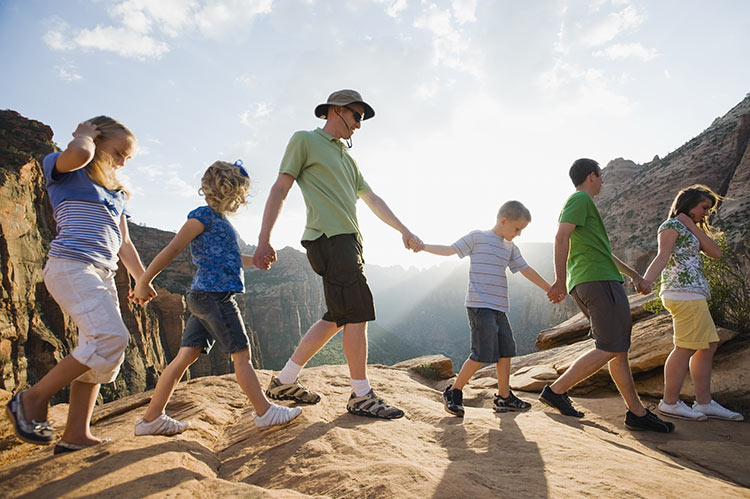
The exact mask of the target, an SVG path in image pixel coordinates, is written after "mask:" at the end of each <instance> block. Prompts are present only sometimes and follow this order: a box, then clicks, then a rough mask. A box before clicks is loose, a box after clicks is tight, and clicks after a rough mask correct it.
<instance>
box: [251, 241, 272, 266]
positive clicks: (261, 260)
mask: <svg viewBox="0 0 750 499" xmlns="http://www.w3.org/2000/svg"><path fill="white" fill-rule="evenodd" d="M275 261H276V251H275V250H274V249H273V248H272V247H271V245H270V244H269V243H260V242H259V243H258V247H257V248H255V253H254V254H253V265H255V268H258V269H261V270H268V269H270V268H271V264H272V263H273V262H275Z"/></svg>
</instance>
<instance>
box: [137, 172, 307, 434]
mask: <svg viewBox="0 0 750 499" xmlns="http://www.w3.org/2000/svg"><path fill="white" fill-rule="evenodd" d="M249 189H250V178H249V177H248V175H247V172H246V171H245V169H244V168H243V167H242V166H241V163H240V162H237V163H235V164H231V163H226V162H224V161H217V162H215V163H214V164H212V165H211V166H209V167H208V169H207V170H206V173H204V174H203V178H202V180H201V189H200V191H199V192H200V193H201V194H203V195H204V196H205V198H206V203H207V206H201V207H199V208H196V209H194V210H193V211H191V212H190V213H188V220H187V222H185V225H183V226H182V228H181V229H180V230H179V232H177V234H176V235H175V237H174V238H173V239H172V241H171V242H170V243H169V244H168V245H167V246H166V247H165V248H164V249H163V250H162V251H161V252H160V253H159V254H158V255H156V257H155V258H154V260H153V261H152V262H151V265H149V266H148V268H147V269H146V272H145V273H144V274H143V276H142V277H141V278H140V279H137V280H136V286H135V290H134V295H135V299H136V300H140V299H141V298H144V299H145V298H147V297H149V296H151V295H152V294H153V293H154V292H155V291H154V289H153V287H152V286H151V281H153V279H154V278H155V277H156V276H157V275H158V274H159V272H161V271H162V270H163V269H164V268H165V267H166V266H167V265H168V264H169V263H170V262H171V261H172V260H173V259H174V258H175V257H176V256H177V255H178V254H179V253H180V252H181V251H182V250H183V249H184V248H185V246H187V245H188V243H189V244H190V252H191V253H192V256H193V263H195V265H196V266H197V267H198V270H197V272H196V273H195V276H194V277H193V284H192V287H191V290H190V293H189V294H188V297H187V305H188V309H189V310H190V313H191V314H192V315H191V316H190V318H189V319H188V321H187V324H186V325H185V331H184V332H183V333H182V342H181V344H180V350H179V351H178V352H177V356H176V357H175V358H174V360H173V361H172V362H170V364H169V365H168V366H167V368H166V369H164V372H163V373H162V375H161V377H160V378H159V381H158V382H157V384H156V389H155V390H154V394H153V396H152V397H151V403H149V405H148V409H146V413H145V414H144V415H143V418H141V419H139V420H138V422H137V423H136V425H135V434H136V435H174V434H176V433H180V432H182V431H184V430H185V429H186V428H187V427H188V426H189V425H190V423H189V422H186V421H185V422H183V421H178V420H176V419H174V418H171V417H169V416H167V415H166V414H165V412H164V409H165V407H166V406H167V402H169V399H170V397H171V396H172V393H173V392H174V389H175V387H176V386H177V383H178V382H179V381H180V378H182V375H183V374H185V371H186V370H187V368H188V367H189V366H190V365H191V364H192V363H193V362H195V361H196V360H197V359H198V357H199V356H200V354H201V352H204V353H208V351H209V350H210V349H211V347H212V346H213V344H214V342H218V343H219V344H220V345H221V346H222V348H224V350H226V351H227V352H229V353H230V354H231V355H232V361H233V362H234V368H235V374H236V376H237V383H239V385H240V387H241V388H242V390H243V391H244V392H245V394H246V395H247V397H248V398H249V399H250V402H251V403H252V404H253V408H254V409H255V413H256V415H255V425H256V426H257V427H259V428H265V427H268V426H274V425H280V424H284V423H287V422H289V421H291V420H292V419H294V418H295V417H297V416H298V415H299V414H300V411H301V409H300V408H298V407H294V408H290V407H284V406H281V405H276V404H271V403H269V401H268V400H267V399H266V397H265V395H264V394H263V390H262V389H261V387H260V384H259V382H258V377H257V376H256V374H255V370H254V369H253V366H252V364H251V363H250V343H249V341H248V338H247V332H246V331H245V324H244V323H243V321H242V316H241V314H240V310H239V308H238V307H237V302H236V301H235V299H234V294H235V293H242V292H244V276H243V271H242V267H243V266H251V265H252V264H253V257H252V255H242V254H241V253H240V247H239V244H238V241H237V234H236V232H235V230H234V227H232V224H230V223H229V221H228V220H227V219H226V215H227V214H233V213H235V212H237V210H238V209H239V208H240V206H242V205H244V204H246V203H247V194H248V191H249Z"/></svg>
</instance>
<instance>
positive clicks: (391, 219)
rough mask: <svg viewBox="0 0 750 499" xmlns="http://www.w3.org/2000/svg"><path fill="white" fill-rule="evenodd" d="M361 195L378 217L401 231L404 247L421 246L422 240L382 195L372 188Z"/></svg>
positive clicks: (413, 247)
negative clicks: (402, 221) (404, 222)
mask: <svg viewBox="0 0 750 499" xmlns="http://www.w3.org/2000/svg"><path fill="white" fill-rule="evenodd" d="M360 197H361V198H362V200H363V201H364V202H365V204H366V205H367V207H368V208H370V210H371V211H372V212H373V213H374V214H375V216H376V217H378V218H379V219H380V220H382V221H383V222H385V223H386V224H388V225H390V226H391V227H393V228H394V229H396V230H397V231H399V232H400V233H401V239H402V241H403V242H404V247H405V248H406V249H415V248H416V247H418V246H421V244H422V241H421V240H420V239H419V238H418V237H417V236H416V235H415V234H413V233H412V232H411V231H410V230H409V229H408V228H407V227H406V225H404V224H403V223H401V220H399V219H398V217H397V216H396V215H395V214H394V213H393V211H391V209H390V208H389V207H388V205H387V204H386V203H385V201H383V199H382V198H381V197H380V196H378V195H377V194H375V193H374V192H373V191H372V190H369V191H367V192H365V193H363V194H362V195H361V196H360Z"/></svg>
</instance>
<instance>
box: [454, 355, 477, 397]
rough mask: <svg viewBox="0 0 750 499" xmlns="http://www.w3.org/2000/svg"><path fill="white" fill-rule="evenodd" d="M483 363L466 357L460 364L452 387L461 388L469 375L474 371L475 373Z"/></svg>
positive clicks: (468, 378) (469, 377)
mask: <svg viewBox="0 0 750 499" xmlns="http://www.w3.org/2000/svg"><path fill="white" fill-rule="evenodd" d="M483 365H484V364H483V363H482V362H477V361H476V360H471V359H466V362H464V365H463V366H461V370H460V371H458V376H456V381H454V382H453V387H452V388H454V389H456V390H463V389H464V386H466V383H468V382H469V380H470V379H471V377H472V376H474V373H476V372H477V371H478V370H479V368H480V367H482V366H483Z"/></svg>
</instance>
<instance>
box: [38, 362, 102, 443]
mask: <svg viewBox="0 0 750 499" xmlns="http://www.w3.org/2000/svg"><path fill="white" fill-rule="evenodd" d="M50 372H52V371H50ZM99 386H100V385H99V384H98V383H83V382H81V381H73V382H72V383H71V384H70V405H69V406H68V421H67V423H65V432H64V433H63V435H62V440H65V441H66V442H70V443H74V444H81V445H94V444H99V443H101V442H102V441H101V439H99V438H96V437H95V436H93V435H92V434H91V427H90V424H91V413H92V412H94V404H95V403H96V396H97V395H98V394H99Z"/></svg>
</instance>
